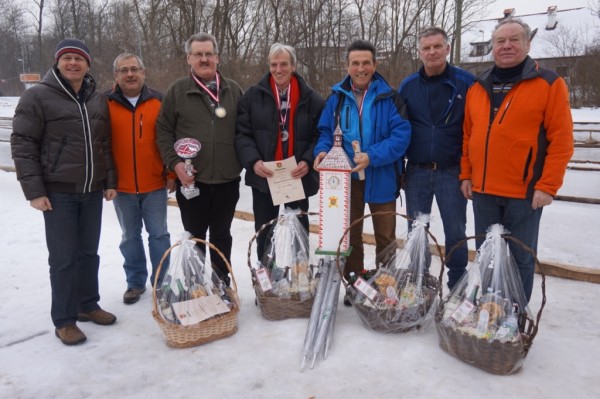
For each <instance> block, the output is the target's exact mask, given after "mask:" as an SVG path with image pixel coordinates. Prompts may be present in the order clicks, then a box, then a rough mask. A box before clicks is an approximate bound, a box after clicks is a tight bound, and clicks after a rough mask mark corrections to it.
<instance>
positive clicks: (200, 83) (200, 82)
mask: <svg viewBox="0 0 600 399" xmlns="http://www.w3.org/2000/svg"><path fill="white" fill-rule="evenodd" d="M192 78H194V80H195V81H196V84H198V86H200V87H201V88H202V89H204V91H205V92H206V93H207V94H208V95H209V96H210V98H212V99H213V100H214V102H216V103H217V105H219V87H221V78H219V74H218V73H217V74H215V80H216V82H217V94H216V95H215V94H213V92H212V90H211V89H209V88H208V87H206V85H205V84H204V83H202V81H201V80H200V79H198V78H197V77H196V74H195V73H194V72H192Z"/></svg>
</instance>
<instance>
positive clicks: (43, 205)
mask: <svg viewBox="0 0 600 399" xmlns="http://www.w3.org/2000/svg"><path fill="white" fill-rule="evenodd" d="M29 205H31V207H32V208H35V209H37V210H38V211H42V212H44V211H51V210H52V204H50V200H49V199H48V197H37V198H35V199H32V200H31V201H29Z"/></svg>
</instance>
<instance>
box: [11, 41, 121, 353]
mask: <svg viewBox="0 0 600 399" xmlns="http://www.w3.org/2000/svg"><path fill="white" fill-rule="evenodd" d="M55 59H56V64H55V65H53V66H52V67H51V68H50V69H49V70H48V72H47V73H46V75H45V76H44V78H43V79H42V81H41V82H40V83H39V84H37V85H35V86H33V87H31V88H29V89H27V90H26V91H25V93H23V95H22V96H21V98H20V100H19V104H18V105H17V108H16V109H15V116H14V118H13V132H12V135H11V150H12V156H13V159H14V160H15V168H16V170H17V179H19V182H20V183H21V187H22V188H23V193H24V194H25V198H26V199H27V200H29V202H30V205H31V206H32V207H33V208H34V209H37V210H39V211H41V213H42V214H43V217H44V226H45V231H46V246H47V248H48V255H49V256H48V264H49V266H50V286H51V289H52V302H51V307H50V316H51V317H52V322H53V324H54V327H55V331H54V333H55V335H56V336H57V337H58V338H59V339H60V341H61V342H62V343H63V344H65V345H76V344H80V343H82V342H84V341H85V340H86V339H87V337H86V335H85V334H84V333H83V331H81V330H80V329H79V327H78V325H77V322H89V321H91V322H93V323H95V324H100V325H110V324H114V323H115V321H116V320H117V318H116V316H115V315H114V314H112V313H109V312H107V311H105V310H103V309H102V308H101V307H100V305H99V301H100V292H99V288H98V269H99V265H100V257H99V256H98V246H99V242H100V226H101V223H102V206H103V199H106V200H112V199H114V198H115V197H116V195H117V191H116V190H115V188H116V186H117V178H116V173H115V166H114V162H113V157H112V144H111V129H110V115H109V110H108V104H107V101H106V97H104V96H103V95H102V94H100V93H99V92H98V91H97V90H96V83H95V81H94V79H93V77H92V76H90V75H89V74H88V71H89V69H90V61H91V57H90V52H89V49H88V47H87V46H86V45H85V43H83V42H82V41H80V40H77V39H65V40H63V41H61V42H60V43H59V44H58V46H57V47H56V55H55Z"/></svg>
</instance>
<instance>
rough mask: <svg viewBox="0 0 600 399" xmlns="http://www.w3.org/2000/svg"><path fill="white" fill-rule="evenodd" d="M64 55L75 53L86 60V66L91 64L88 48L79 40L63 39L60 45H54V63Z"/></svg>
mask: <svg viewBox="0 0 600 399" xmlns="http://www.w3.org/2000/svg"><path fill="white" fill-rule="evenodd" d="M65 53H76V54H79V55H80V56H82V57H83V58H85V59H86V61H87V63H88V66H89V65H90V64H91V63H92V57H90V49H89V48H88V46H87V45H86V44H85V43H84V42H82V41H81V40H79V39H73V38H69V39H64V40H62V41H61V42H60V43H58V44H57V45H56V54H55V56H54V58H55V61H56V62H58V59H59V58H60V56H61V55H63V54H65Z"/></svg>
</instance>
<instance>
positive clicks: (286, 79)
mask: <svg viewBox="0 0 600 399" xmlns="http://www.w3.org/2000/svg"><path fill="white" fill-rule="evenodd" d="M295 70H296V51H295V50H294V48H293V47H291V46H288V45H284V44H280V43H275V44H274V45H273V46H271V50H270V52H269V72H268V73H267V74H266V75H265V76H264V77H263V78H262V79H261V80H260V82H258V84H256V85H254V86H252V87H250V88H249V89H248V91H247V92H246V93H244V96H243V97H242V99H241V100H240V103H239V104H238V114H237V126H236V136H235V148H236V151H237V155H238V158H239V160H240V163H241V165H242V166H243V167H244V168H245V169H246V185H247V186H250V187H252V208H253V212H254V228H255V231H258V229H259V228H260V227H261V226H262V225H263V224H264V223H267V222H269V221H270V220H272V219H274V218H276V217H277V215H278V214H279V205H277V206H274V205H273V200H272V198H271V194H270V192H269V186H268V183H267V177H269V176H272V174H273V172H272V171H271V170H270V169H268V168H266V167H265V166H264V164H263V162H269V161H279V160H283V159H286V158H289V157H292V156H293V157H295V158H296V162H297V164H298V166H297V167H296V169H294V170H292V177H293V178H298V179H302V186H303V188H304V193H305V195H306V198H304V199H302V200H299V201H293V202H290V203H286V204H285V206H286V208H289V209H299V210H302V211H304V212H306V211H307V210H308V197H310V196H312V195H315V194H316V193H317V191H318V190H319V174H318V173H317V172H316V171H315V170H314V169H312V168H311V165H312V163H313V161H314V156H313V149H314V147H315V143H316V142H317V139H318V136H319V132H318V130H317V122H318V121H319V116H320V115H321V110H322V109H323V107H324V105H325V102H324V101H323V99H322V98H321V96H319V95H318V94H317V93H316V92H315V91H314V90H313V89H312V88H310V87H309V86H308V84H306V82H305V81H304V79H302V77H300V75H298V74H297V73H296V72H295ZM300 220H301V222H302V224H303V225H304V227H305V228H306V229H307V230H308V218H307V217H306V216H303V217H302V218H301V219H300ZM266 237H267V235H266V234H260V235H259V236H258V237H257V240H256V242H257V255H258V259H259V260H262V259H263V252H264V250H265V240H266Z"/></svg>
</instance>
